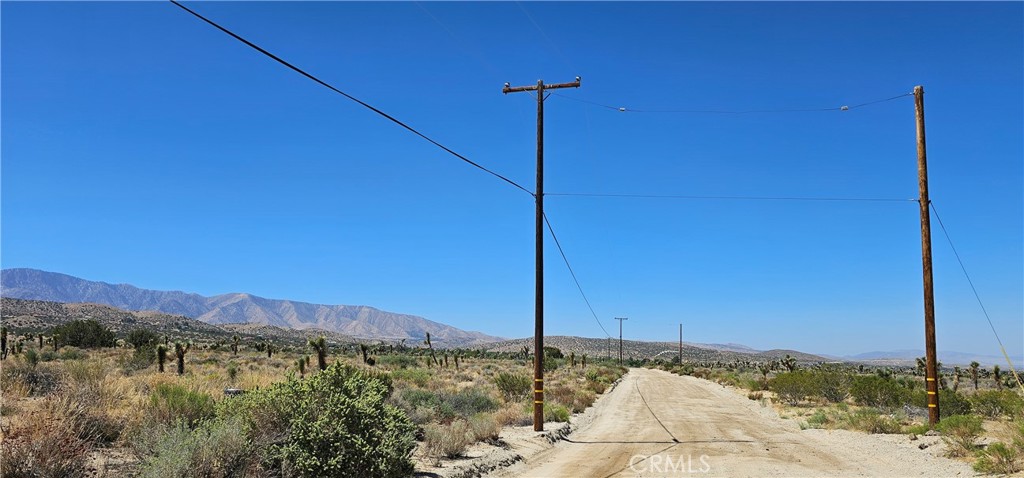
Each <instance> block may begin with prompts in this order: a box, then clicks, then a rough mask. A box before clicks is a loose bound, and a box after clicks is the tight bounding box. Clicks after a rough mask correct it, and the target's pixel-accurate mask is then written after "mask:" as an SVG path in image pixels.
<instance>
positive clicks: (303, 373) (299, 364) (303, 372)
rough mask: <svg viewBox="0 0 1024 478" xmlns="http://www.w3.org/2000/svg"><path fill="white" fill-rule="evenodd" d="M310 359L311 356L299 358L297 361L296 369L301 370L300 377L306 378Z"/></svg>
mask: <svg viewBox="0 0 1024 478" xmlns="http://www.w3.org/2000/svg"><path fill="white" fill-rule="evenodd" d="M308 359H309V356H306V357H299V359H298V360H296V361H295V368H297V369H299V377H302V378H306V362H307V360H308Z"/></svg>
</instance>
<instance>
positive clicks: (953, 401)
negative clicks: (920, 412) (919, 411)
mask: <svg viewBox="0 0 1024 478" xmlns="http://www.w3.org/2000/svg"><path fill="white" fill-rule="evenodd" d="M908 393H909V394H910V397H911V398H910V403H911V404H912V405H914V406H915V407H919V408H924V409H927V408H928V394H927V392H926V391H925V390H923V389H922V390H914V391H912V392H908ZM971 411H972V406H971V401H970V399H968V398H967V397H966V396H964V395H963V394H961V393H959V392H954V391H952V390H939V418H940V419H942V418H946V417H951V416H953V415H968V414H970V413H971Z"/></svg>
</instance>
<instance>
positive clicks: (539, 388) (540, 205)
mask: <svg viewBox="0 0 1024 478" xmlns="http://www.w3.org/2000/svg"><path fill="white" fill-rule="evenodd" d="M579 87H580V77H578V76H577V77H576V81H574V82H572V83H558V84H554V85H545V84H544V80H537V85H536V86H515V87H512V86H509V84H508V83H505V87H504V88H502V89H501V92H502V93H504V94H506V95H507V94H509V93H517V92H520V91H536V92H537V190H536V191H535V192H534V193H533V197H534V198H535V199H536V203H537V217H536V221H535V226H536V232H537V237H536V258H535V259H536V263H537V278H536V304H535V305H534V307H535V309H534V332H533V334H534V335H533V357H534V359H533V430H534V431H538V432H540V431H544V100H545V99H547V97H545V96H544V90H555V89H559V88H579Z"/></svg>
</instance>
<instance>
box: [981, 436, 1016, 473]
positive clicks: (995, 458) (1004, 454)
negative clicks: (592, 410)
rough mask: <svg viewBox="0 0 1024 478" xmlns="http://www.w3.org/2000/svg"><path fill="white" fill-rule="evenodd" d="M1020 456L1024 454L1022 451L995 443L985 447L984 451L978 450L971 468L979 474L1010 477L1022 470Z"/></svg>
mask: <svg viewBox="0 0 1024 478" xmlns="http://www.w3.org/2000/svg"><path fill="white" fill-rule="evenodd" d="M1022 454H1024V450H1021V449H1019V448H1017V447H1014V446H1012V445H1007V444H1005V443H1000V442H995V443H992V444H990V445H989V446H987V447H985V449H984V450H978V452H977V453H976V456H977V458H978V459H977V460H976V461H975V462H974V465H972V466H973V467H974V471H978V472H981V473H988V474H1000V475H1010V474H1013V473H1016V472H1018V471H1021V470H1024V466H1021V455H1022Z"/></svg>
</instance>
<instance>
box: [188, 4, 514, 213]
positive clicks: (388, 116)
mask: <svg viewBox="0 0 1024 478" xmlns="http://www.w3.org/2000/svg"><path fill="white" fill-rule="evenodd" d="M170 2H171V3H173V4H175V5H177V6H178V7H181V9H182V10H185V11H186V12H188V13H191V14H192V15H194V16H195V17H196V18H198V19H200V20H202V21H204V22H206V23H208V24H210V25H212V26H213V27H214V28H216V29H218V30H220V31H222V32H224V33H227V34H228V35H230V36H231V37H232V38H234V39H236V40H238V41H240V42H242V43H244V44H246V45H248V46H249V47H251V48H252V49H254V50H256V51H258V52H260V53H262V54H264V55H266V56H267V57H269V58H271V59H273V60H274V61H276V62H278V63H280V64H282V65H284V66H286V67H288V68H290V69H292V70H294V71H295V72H296V73H298V74H300V75H302V76H305V77H306V78H309V79H310V80H313V81H315V82H317V83H318V84H320V85H321V86H324V87H325V88H327V89H329V90H331V91H333V92H335V93H338V94H339V95H341V96H344V97H345V98H348V99H350V100H352V101H354V102H356V103H359V104H360V105H361V106H363V107H365V108H367V109H369V110H370V111H373V112H374V113H377V114H378V115H381V116H383V117H384V118H387V119H388V120H390V121H391V122H393V123H395V124H397V125H399V126H401V127H403V128H405V129H407V130H409V131H410V132H411V133H413V134H415V135H416V136H419V137H420V138H423V139H425V140H427V141H429V142H430V143H431V144H433V145H434V146H437V147H438V148H441V149H443V150H444V151H446V152H448V153H449V154H451V155H452V156H455V157H456V158H459V159H461V160H462V161H465V162H466V163H468V164H470V165H471V166H474V167H476V168H478V169H480V170H482V171H484V172H486V173H488V174H491V175H492V176H494V177H497V178H498V179H501V180H502V181H505V182H506V183H509V184H511V185H513V186H515V187H517V188H519V189H521V190H523V191H525V192H526V193H527V194H530V195H531V196H532V195H533V192H531V191H530V190H529V189H526V188H524V187H523V186H521V185H519V183H516V182H515V181H513V180H511V179H509V178H506V177H505V176H502V175H501V174H498V173H496V172H494V171H491V170H490V169H487V168H486V167H484V166H481V165H480V164H478V163H476V162H474V161H473V160H471V159H469V158H467V157H465V156H463V155H461V154H459V153H456V152H455V151H452V150H451V149H449V148H448V147H447V146H445V145H443V144H441V143H438V142H437V141H434V140H433V139H431V138H430V137H428V136H427V135H425V134H423V133H420V132H419V131H417V130H416V129H415V128H413V127H411V126H409V125H407V124H405V123H403V122H402V121H400V120H398V119H397V118H395V117H394V116H391V115H389V114H387V113H385V112H383V111H381V110H379V109H377V108H375V107H373V106H371V105H370V104H368V103H366V102H364V101H362V100H360V99H359V98H356V97H354V96H352V95H350V94H348V93H345V92H344V91H341V90H339V89H338V88H335V87H333V86H331V85H330V84H328V83H327V82H325V81H323V80H321V79H319V78H317V77H315V76H313V75H312V74H310V73H307V72H306V71H305V70H303V69H301V68H299V67H297V66H295V65H292V64H291V63H288V62H287V61H285V60H283V59H281V57H279V56H277V55H275V54H273V53H270V52H269V51H267V50H264V49H263V48H260V47H259V46H258V45H256V44H255V43H253V42H251V41H249V40H246V39H245V38H242V37H241V36H239V35H237V34H235V33H234V32H232V31H231V30H228V29H227V28H224V27H222V26H220V25H218V24H217V23H216V22H214V21H213V20H210V19H208V18H206V17H204V16H202V15H200V14H199V13H196V12H195V11H193V10H191V9H189V8H188V7H186V6H184V5H182V4H180V3H178V2H177V1H176V0H170Z"/></svg>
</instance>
